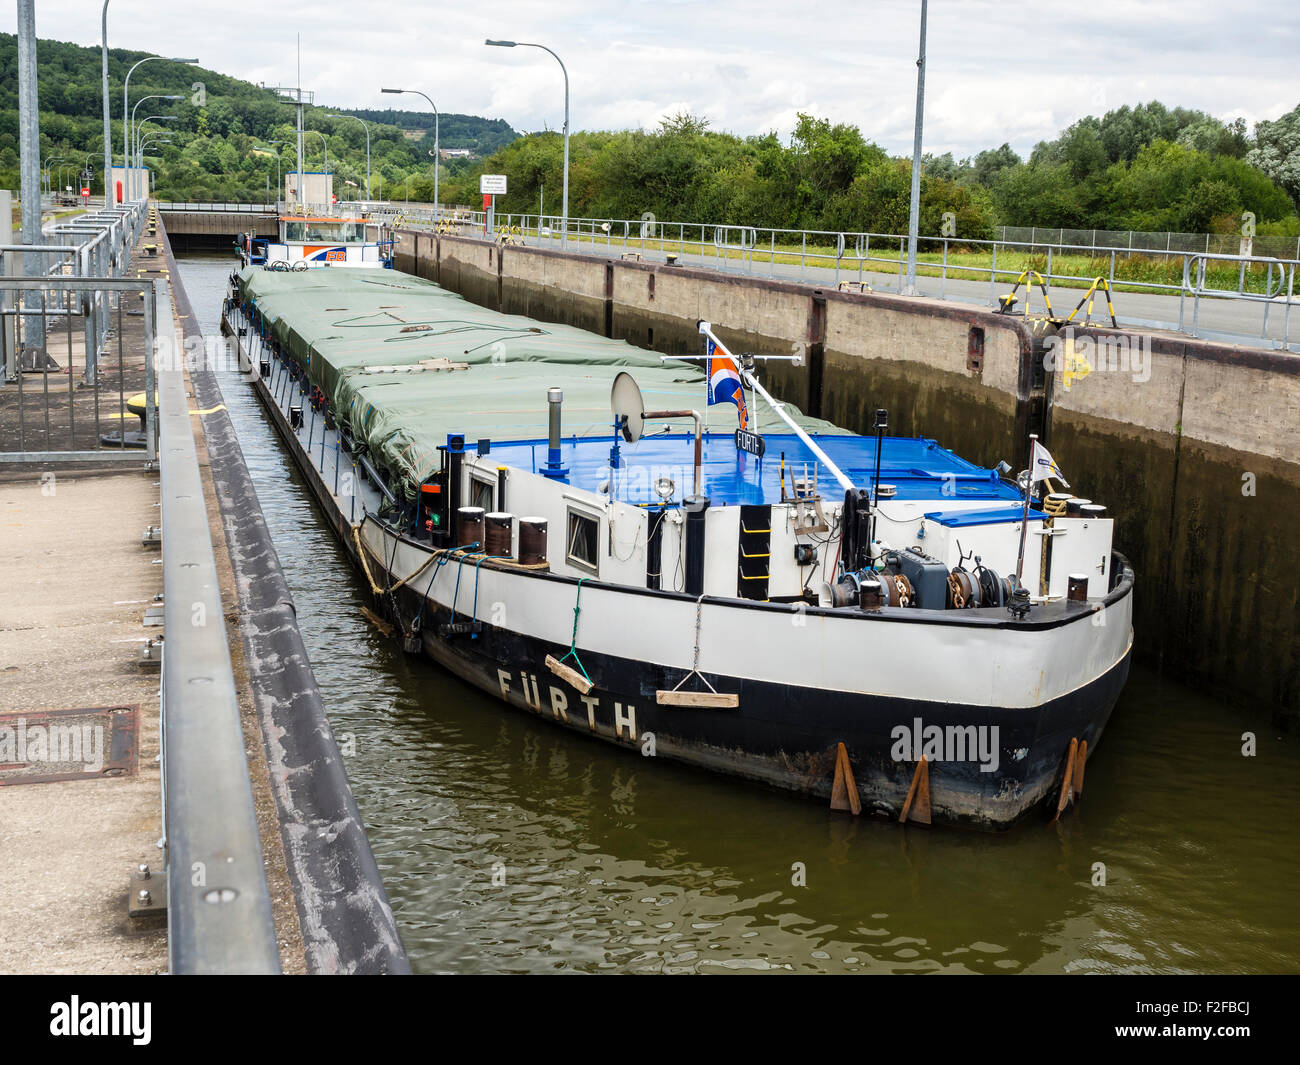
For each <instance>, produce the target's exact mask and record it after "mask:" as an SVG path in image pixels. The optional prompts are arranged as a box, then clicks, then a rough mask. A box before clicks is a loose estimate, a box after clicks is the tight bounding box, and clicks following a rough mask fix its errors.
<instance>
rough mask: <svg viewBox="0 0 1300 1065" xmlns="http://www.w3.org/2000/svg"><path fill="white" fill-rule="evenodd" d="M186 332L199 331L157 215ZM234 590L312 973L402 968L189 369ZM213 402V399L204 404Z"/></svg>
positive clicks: (284, 608)
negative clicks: (216, 496)
mask: <svg viewBox="0 0 1300 1065" xmlns="http://www.w3.org/2000/svg"><path fill="white" fill-rule="evenodd" d="M159 237H160V242H161V243H162V245H163V247H164V248H165V251H166V256H167V261H168V264H169V268H170V271H171V275H172V277H173V278H176V279H177V283H176V292H177V309H178V312H179V314H180V316H181V318H182V321H183V327H184V333H185V336H186V337H187V338H189V337H198V336H201V335H202V333H201V330H200V329H199V327H198V322H197V319H196V318H195V316H194V313H193V309H192V307H191V306H190V304H189V300H188V297H187V296H186V295H185V293H184V289H183V287H182V286H181V285H180V284H179V275H178V273H177V270H176V261H175V257H174V255H173V254H172V250H171V245H170V242H169V241H168V240H167V236H166V231H165V227H163V226H162V225H161V224H160V226H159ZM190 376H191V381H192V383H193V386H194V395H195V400H196V403H197V405H198V407H199V409H200V410H204V411H208V412H209V413H206V414H202V415H200V418H201V419H202V425H203V430H204V433H205V435H206V437H207V445H208V453H209V456H210V459H211V471H212V479H213V483H214V485H215V486H216V487H217V495H218V498H219V499H220V502H221V510H222V516H223V519H224V523H225V526H226V535H227V544H228V548H229V553H230V561H231V565H232V567H233V569H234V573H235V578H236V587H237V589H238V594H239V609H240V625H241V630H242V633H243V638H244V651H245V658H246V662H247V664H248V672H249V680H250V685H251V687H252V689H253V698H254V701H255V703H256V705H257V710H258V715H259V718H260V720H261V723H262V740H263V745H264V750H265V753H266V758H267V763H268V769H269V772H270V783H271V790H272V792H273V794H274V796H275V801H276V807H277V810H278V812H279V822H280V834H281V840H282V842H283V845H284V851H285V859H286V863H287V865H288V870H289V876H290V879H291V881H292V883H293V887H294V897H295V902H296V904H297V909H298V918H299V924H300V927H301V930H302V936H303V942H304V945H305V948H306V954H307V965H308V971H309V972H312V973H369V974H374V973H391V974H405V973H409V972H410V971H411V968H410V962H409V961H408V960H407V957H406V951H405V948H404V947H403V946H402V941H401V937H400V935H399V933H398V930H397V923H396V920H395V919H394V917H393V912H392V907H391V905H390V904H389V901H388V896H387V893H386V891H385V889H384V885H383V880H382V877H381V876H380V873H379V867H378V864H377V863H376V861H375V858H374V854H373V852H372V851H371V849H370V841H369V839H368V838H367V836H366V832H365V826H364V822H363V821H362V818H361V814H360V811H359V809H358V808H357V805H356V800H355V798H354V796H353V794H352V789H351V787H350V785H349V784H348V779H347V774H346V770H345V768H344V765H343V758H342V755H341V754H340V753H339V750H338V747H337V745H336V743H335V742H334V735H333V732H332V731H331V729H330V726H329V721H328V718H327V716H326V713H325V706H324V700H323V698H322V696H321V692H320V688H319V686H318V685H317V683H316V678H315V675H314V674H313V673H312V669H311V663H310V660H309V658H308V655H307V650H306V646H305V644H304V643H303V639H302V633H301V631H300V630H299V628H298V623H297V611H296V608H295V606H294V602H293V596H292V594H291V592H290V591H289V587H288V584H287V582H286V581H285V578H284V573H283V571H282V570H281V568H280V560H279V555H278V554H277V553H276V550H275V545H274V543H273V541H272V539H271V535H270V531H269V529H268V528H267V525H266V519H265V517H264V516H263V514H262V508H261V504H260V503H259V501H258V499H257V493H256V490H255V488H254V486H253V483H252V477H251V475H250V474H249V472H248V467H247V465H246V464H245V462H244V456H243V451H242V450H241V448H240V446H239V441H238V438H237V437H236V434H235V430H234V426H233V424H232V423H231V421H230V416H229V414H228V413H227V411H226V410H225V406H224V403H225V400H224V397H223V395H222V393H221V388H220V385H219V383H218V381H217V378H216V375H215V374H214V373H212V372H211V370H208V369H195V368H191V374H190ZM214 408H217V409H214Z"/></svg>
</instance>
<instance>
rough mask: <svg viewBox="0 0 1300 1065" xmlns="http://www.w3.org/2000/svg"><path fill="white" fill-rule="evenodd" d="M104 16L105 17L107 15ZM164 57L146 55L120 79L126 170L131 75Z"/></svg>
mask: <svg viewBox="0 0 1300 1065" xmlns="http://www.w3.org/2000/svg"><path fill="white" fill-rule="evenodd" d="M105 17H107V15H106V16H105ZM166 58H167V57H166V56H161V55H147V56H145V57H144V58H143V59H141V60H140V61H139V62H137V63H136V64H135V66H133V67H132V68H131V69H130V70H128V71H127V72H126V77H125V78H124V79H123V80H122V166H123V167H124V168H125V169H127V170H129V169H130V166H131V140H130V137H129V133H128V129H127V127H128V125H129V123H128V122H127V113H128V112H129V111H130V107H131V105H130V96H129V90H130V88H131V75H132V74H134V73H135V68H136V67H138V66H139V65H140V64H141V63H148V62H149V61H150V60H151V59H166ZM171 62H173V63H197V62H198V60H197V59H172V60H171ZM122 176H123V177H124V178H125V177H126V176H127V175H126V174H125V173H123V175H122ZM105 180H106V181H107V180H108V178H107V177H105Z"/></svg>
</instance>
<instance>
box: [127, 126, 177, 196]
mask: <svg viewBox="0 0 1300 1065" xmlns="http://www.w3.org/2000/svg"><path fill="white" fill-rule="evenodd" d="M175 121H176V116H175V115H150V116H149V117H148V118H144V119H141V120H140V125H139V126H136V127H135V130H134V132H135V145H134V147H135V153H134V154H135V159H136V164H135V165H136V169H137V170H138V169H140V168H142V167H143V166H144V161H143V160H142V159H141V158H140V128H141V126H143V125H144V124H145V123H146V122H175ZM137 180H138V182H139V185H140V190H141V191H142V192H143V193H144V195H143V196H141V197H140V198H141V199H143V200H147V199H148V198H149V188H148V183H147V182H146V181H145V179H144V174H143V173H141V174H140V175H139V177H138V179H137Z"/></svg>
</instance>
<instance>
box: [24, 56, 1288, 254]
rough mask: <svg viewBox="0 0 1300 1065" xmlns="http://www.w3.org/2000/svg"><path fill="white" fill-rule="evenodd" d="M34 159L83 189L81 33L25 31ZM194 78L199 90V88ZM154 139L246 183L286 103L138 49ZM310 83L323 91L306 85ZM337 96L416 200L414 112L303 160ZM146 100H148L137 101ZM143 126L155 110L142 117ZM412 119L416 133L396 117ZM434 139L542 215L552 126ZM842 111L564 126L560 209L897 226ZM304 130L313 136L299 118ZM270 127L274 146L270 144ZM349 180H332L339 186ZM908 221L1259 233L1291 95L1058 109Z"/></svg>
mask: <svg viewBox="0 0 1300 1065" xmlns="http://www.w3.org/2000/svg"><path fill="white" fill-rule="evenodd" d="M144 55H145V53H142V52H130V51H124V50H117V49H114V50H111V51H110V71H109V80H110V86H112V90H111V95H112V96H113V100H112V109H113V116H114V119H113V129H114V134H113V136H114V142H115V145H118V147H117V151H118V153H119V154H120V150H121V149H120V143H121V135H122V134H121V114H120V112H121V84H122V78H123V76H124V75H125V73H126V71H127V69H129V65H130V64H131V63H134V62H136V61H137V60H139V59H141V58H143V57H144ZM38 61H39V81H40V87H39V93H40V105H41V146H42V155H43V157H44V158H46V159H49V158H57V157H60V156H63V157H67V158H78V157H79V156H80V155H89V156H90V162H91V164H92V166H93V168H94V171H95V174H96V180H95V182H94V184H93V187H94V188H96V189H97V190H98V188H99V180H98V175H99V171H100V169H101V167H102V147H101V136H102V118H101V110H100V108H101V99H100V58H99V51H98V49H94V48H82V47H79V46H76V45H72V44H63V43H59V42H54V41H42V42H40V44H39V47H38ZM0 71H3V74H4V76H3V78H0V186H8V187H12V188H16V187H17V184H18V174H17V166H18V156H17V88H16V87H17V48H16V41H15V38H14V37H13V36H12V35H0ZM200 84H201V88H202V91H200ZM154 93H156V94H160V95H176V96H179V97H181V98H180V99H179V100H175V101H166V100H158V101H156V106H157V113H164V114H171V115H175V116H176V121H174V122H168V123H166V126H167V127H169V130H168V131H169V132H170V133H171V135H172V139H171V141H170V142H169V143H166V144H162V145H159V146H158V147H157V148H156V149H154V150H151V151H150V152H149V153H148V154H147V157H146V162H147V165H148V166H150V168H151V169H153V170H154V171H155V173H156V175H157V194H158V196H159V197H160V198H165V199H225V200H252V199H258V200H260V199H261V198H262V197H263V196H264V195H265V193H266V191H267V189H271V188H274V186H275V184H276V171H277V163H276V159H277V156H278V158H279V169H280V170H281V171H282V172H287V171H288V170H291V169H292V168H293V167H294V166H295V158H296V156H295V153H296V136H295V132H294V107H293V105H292V103H291V102H290V101H289V100H287V99H286V98H285V97H283V96H282V95H280V94H277V93H276V92H274V91H273V90H271V89H268V88H263V87H260V86H257V85H253V84H251V83H249V82H245V81H240V80H238V79H236V78H230V77H227V76H225V75H221V74H218V73H215V72H212V71H207V70H204V69H202V68H200V67H194V66H186V65H182V64H176V63H171V62H168V61H164V60H157V61H153V62H150V63H148V64H145V65H144V66H142V67H140V68H139V70H137V71H136V73H135V75H134V76H133V78H132V82H131V99H132V102H133V103H134V102H135V101H138V100H140V99H142V98H143V97H146V96H148V95H150V94H154ZM320 95H322V96H323V94H320ZM333 111H340V112H341V113H343V114H355V115H357V116H358V117H360V118H363V119H365V120H366V121H369V122H371V126H370V134H371V144H370V148H371V172H372V180H373V185H374V195H375V196H376V197H377V198H378V197H382V198H388V199H402V198H404V197H407V196H408V195H409V198H410V199H412V200H417V201H421V202H429V201H431V200H432V199H433V174H434V170H433V164H434V161H433V159H432V156H431V150H432V147H433V137H432V122H431V116H430V115H429V114H428V113H427V112H426V111H421V110H412V111H401V110H357V111H342V110H341V109H339V108H334V107H330V106H326V105H323V104H322V105H320V106H311V107H307V108H306V109H305V125H306V127H307V129H308V130H309V131H311V132H308V133H307V135H306V139H305V145H306V159H305V162H304V165H305V166H307V167H309V168H311V169H320V168H321V166H322V164H323V162H324V152H325V151H326V150H328V154H329V164H330V168H331V170H333V171H334V172H335V174H336V191H338V192H339V193H340V196H341V197H345V198H357V197H361V196H363V195H364V183H365V132H364V130H363V128H362V126H361V124H360V122H357V121H354V120H353V119H351V118H331V117H329V113H330V112H333ZM151 112H154V107H152V106H150V105H149V104H148V103H146V104H145V106H144V107H142V108H141V109H140V110H139V111H137V117H139V118H143V117H145V115H146V114H147V113H151ZM159 125H161V124H159ZM407 130H419V131H425V132H424V136H423V137H421V138H420V139H418V140H417V139H414V138H410V137H407V136H406V135H405V133H404V131H407ZM440 133H441V138H440V143H441V147H443V148H457V147H461V148H469V149H471V150H472V151H474V152H475V153H476V155H477V156H478V158H474V159H454V160H447V161H445V162H444V163H443V165H442V170H441V172H440V174H439V181H440V193H441V199H442V202H443V203H448V204H476V203H477V202H478V201H479V195H478V176H479V174H481V173H485V172H486V173H502V174H506V175H507V176H508V177H509V180H510V192H509V195H507V196H505V197H502V198H501V199H500V200H499V202H498V208H499V209H500V210H502V211H506V212H513V213H520V212H525V211H527V212H536V211H538V210H539V208H543V207H544V208H545V210H546V211H547V213H558V211H559V206H560V189H561V184H562V173H561V171H562V159H563V141H562V137H561V135H560V134H559V133H557V132H544V133H535V134H531V135H528V136H519V135H517V134H516V133H515V131H514V130H513V129H512V128H511V127H510V126H509V124H508V123H506V122H504V121H502V120H500V119H496V120H490V119H484V118H479V117H476V116H470V115H453V114H445V115H443V116H442V118H441V122H440ZM870 133H871V131H870V130H869V129H868V130H866V131H865V132H864V131H863V130H862V129H859V128H858V127H857V126H854V125H851V124H847V123H832V122H830V121H828V120H826V119H824V118H818V117H815V116H812V115H801V116H800V117H799V121H798V123H797V125H796V128H795V129H794V131H793V134H792V135H791V136H790V137H789V138H781V137H779V136H777V135H776V134H775V133H766V134H762V135H756V136H747V137H741V136H736V135H734V134H731V133H726V132H721V131H717V130H714V129H712V128H711V127H710V123H709V121H708V119H707V118H705V117H701V116H696V115H690V114H679V115H677V116H675V117H673V118H671V119H668V120H665V121H664V122H663V123H661V125H660V126H659V128H657V129H654V130H620V131H608V132H599V131H596V132H578V133H574V134H573V136H572V138H571V149H570V151H571V165H570V205H569V211H570V214H571V215H573V216H583V217H595V218H618V219H639V218H642V217H644V216H645V215H646V214H647V213H649V214H653V215H654V216H655V217H656V218H657V219H659V220H660V221H664V222H670V221H683V222H697V221H702V222H718V223H728V224H747V225H754V226H762V227H779V228H788V229H820V230H828V231H832V232H861V231H866V232H875V233H899V232H903V231H905V230H906V228H907V213H908V199H909V193H910V183H911V162H910V160H909V159H905V158H897V157H892V156H890V155H889V153H888V152H886V151H885V150H884V149H883V148H881V147H880V146H878V145H877V144H875V143H874V142H873V141H872V140H871V139H870ZM318 134H319V135H318ZM277 142H278V143H277ZM349 183H350V184H349ZM921 186H922V189H921V192H922V197H921V220H920V225H921V232H922V233H924V234H929V235H935V234H938V233H939V232H940V226H941V225H942V220H943V218H944V216H945V214H947V213H951V215H952V216H953V218H954V220H955V226H956V233H957V235H959V236H961V237H968V238H972V239H978V238H983V237H988V236H991V235H992V232H993V229H994V227H995V226H999V225H1011V226H1030V225H1033V226H1046V227H1065V228H1075V229H1112V230H1123V229H1137V230H1155V231H1163V230H1174V231H1184V232H1198V233H1200V232H1233V231H1235V230H1237V229H1239V228H1240V226H1241V217H1242V215H1243V213H1244V212H1247V211H1249V212H1251V213H1253V214H1254V216H1255V218H1256V220H1257V223H1258V226H1259V232H1260V233H1262V234H1277V235H1284V236H1298V235H1300V216H1297V204H1298V203H1300V106H1298V107H1297V108H1296V109H1294V110H1292V111H1290V112H1289V113H1287V114H1284V115H1282V116H1280V117H1278V118H1277V119H1275V120H1272V121H1266V122H1260V123H1258V124H1257V125H1256V127H1255V129H1254V130H1248V129H1247V128H1246V124H1245V122H1244V121H1242V120H1240V119H1238V120H1236V121H1233V122H1223V121H1220V120H1219V119H1217V118H1214V117H1213V116H1211V115H1208V114H1205V113H1204V112H1201V111H1195V110H1188V109H1185V108H1180V107H1172V108H1171V107H1167V106H1165V105H1164V104H1161V103H1159V102H1158V101H1152V102H1148V103H1139V104H1136V105H1134V106H1128V105H1126V106H1123V107H1120V108H1118V109H1116V110H1114V111H1111V112H1109V113H1107V114H1105V115H1103V116H1100V117H1097V116H1088V117H1085V118H1082V119H1080V120H1078V121H1077V122H1075V123H1073V124H1072V125H1070V126H1069V127H1068V128H1067V129H1065V130H1064V131H1062V133H1061V134H1060V135H1059V136H1058V137H1056V138H1055V139H1054V140H1051V141H1044V142H1041V143H1039V144H1038V145H1036V146H1035V147H1034V149H1033V150H1032V152H1031V153H1030V154H1029V156H1028V158H1023V159H1022V158H1021V157H1020V156H1019V155H1018V154H1017V153H1016V152H1015V151H1014V150H1012V148H1011V147H1010V145H1009V144H1002V145H1001V146H999V147H992V148H989V149H987V150H985V151H981V152H979V153H977V154H975V155H974V156H973V157H971V158H965V159H955V158H954V157H953V156H952V155H951V154H950V153H949V154H945V155H942V156H930V155H927V156H925V158H924V161H923V169H922V178H921Z"/></svg>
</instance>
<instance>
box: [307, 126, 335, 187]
mask: <svg viewBox="0 0 1300 1065" xmlns="http://www.w3.org/2000/svg"><path fill="white" fill-rule="evenodd" d="M307 132H308V133H314V134H316V136H318V137H319V138H320V142H321V144H322V145H323V146H324V148H325V176H326V177H329V172H330V142H329V141H327V140H326V139H325V134H324V133H322V132H321V131H320V130H318V129H309V130H308V131H307Z"/></svg>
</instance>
